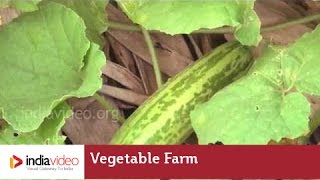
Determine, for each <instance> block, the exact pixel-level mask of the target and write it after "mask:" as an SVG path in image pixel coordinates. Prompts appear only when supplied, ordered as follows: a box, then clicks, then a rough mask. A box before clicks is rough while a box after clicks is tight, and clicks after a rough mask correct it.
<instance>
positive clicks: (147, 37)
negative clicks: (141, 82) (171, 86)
mask: <svg viewBox="0 0 320 180" xmlns="http://www.w3.org/2000/svg"><path fill="white" fill-rule="evenodd" d="M141 30H142V33H143V36H144V38H145V41H146V43H147V46H148V49H149V52H150V56H151V61H152V65H153V69H154V74H155V76H156V81H157V85H158V88H160V87H161V86H162V82H163V81H162V76H161V71H160V68H159V61H158V58H157V55H156V50H155V49H154V46H153V43H152V40H151V37H150V34H149V32H148V31H147V30H146V29H145V28H143V27H141Z"/></svg>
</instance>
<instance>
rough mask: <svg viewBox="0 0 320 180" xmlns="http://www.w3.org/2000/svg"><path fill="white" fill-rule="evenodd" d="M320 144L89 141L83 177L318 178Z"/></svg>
mask: <svg viewBox="0 0 320 180" xmlns="http://www.w3.org/2000/svg"><path fill="white" fill-rule="evenodd" d="M319 163H320V146H276V145H275V146H219V145H214V146H193V145H185V146H96V145H94V146H89V145H88V146H87V145H86V146H85V178H86V179H87V178H89V179H95V178H128V179H129V178H130V179H134V178H164V179H169V178H274V179H278V178H320V171H319Z"/></svg>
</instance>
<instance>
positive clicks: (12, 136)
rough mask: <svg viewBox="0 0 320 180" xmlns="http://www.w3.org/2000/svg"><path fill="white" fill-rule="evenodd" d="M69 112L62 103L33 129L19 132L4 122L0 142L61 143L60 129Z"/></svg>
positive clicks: (67, 107)
mask: <svg viewBox="0 0 320 180" xmlns="http://www.w3.org/2000/svg"><path fill="white" fill-rule="evenodd" d="M71 114H72V111H71V109H70V108H69V106H68V105H67V104H65V103H62V104H60V105H58V106H57V107H56V108H55V109H54V110H53V111H52V113H51V115H50V116H49V117H48V118H46V119H45V121H44V122H43V123H42V124H41V126H40V127H39V128H38V129H37V130H35V131H32V132H27V133H20V132H17V131H15V130H14V129H13V128H12V127H11V126H10V125H8V124H6V125H5V126H4V127H2V128H1V130H0V135H1V136H0V144H63V143H64V139H65V137H64V136H62V135H61V134H60V130H61V128H62V126H63V125H64V123H65V118H67V117H69V116H71Z"/></svg>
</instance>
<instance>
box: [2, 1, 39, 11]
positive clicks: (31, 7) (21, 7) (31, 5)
mask: <svg viewBox="0 0 320 180" xmlns="http://www.w3.org/2000/svg"><path fill="white" fill-rule="evenodd" d="M40 1H42V0H0V8H3V7H11V8H15V9H17V10H18V11H21V12H31V11H35V10H37V9H38V6H37V4H38V3H39V2H40Z"/></svg>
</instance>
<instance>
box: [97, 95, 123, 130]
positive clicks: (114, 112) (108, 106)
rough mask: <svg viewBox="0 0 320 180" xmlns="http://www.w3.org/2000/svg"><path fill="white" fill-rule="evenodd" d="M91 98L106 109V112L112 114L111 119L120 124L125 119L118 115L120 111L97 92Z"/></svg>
mask: <svg viewBox="0 0 320 180" xmlns="http://www.w3.org/2000/svg"><path fill="white" fill-rule="evenodd" d="M93 98H95V99H96V100H97V101H98V102H99V103H100V104H101V106H103V108H104V109H105V110H107V111H108V113H110V114H112V118H113V119H115V120H117V121H118V122H119V123H120V124H123V123H124V121H125V119H124V118H123V117H122V116H121V115H120V112H119V111H118V110H117V109H115V108H114V107H113V106H112V105H111V104H110V102H109V101H107V100H106V99H104V98H103V97H102V96H100V95H99V94H97V93H95V94H94V95H93Z"/></svg>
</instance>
